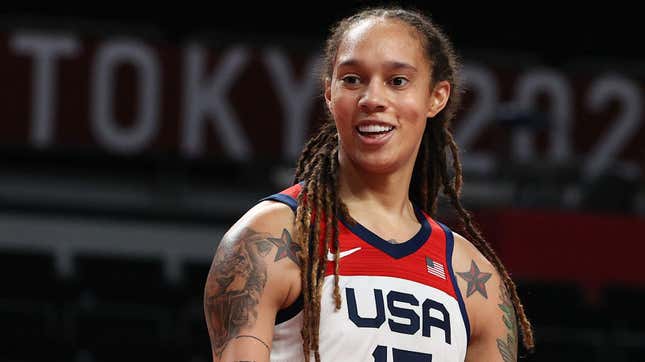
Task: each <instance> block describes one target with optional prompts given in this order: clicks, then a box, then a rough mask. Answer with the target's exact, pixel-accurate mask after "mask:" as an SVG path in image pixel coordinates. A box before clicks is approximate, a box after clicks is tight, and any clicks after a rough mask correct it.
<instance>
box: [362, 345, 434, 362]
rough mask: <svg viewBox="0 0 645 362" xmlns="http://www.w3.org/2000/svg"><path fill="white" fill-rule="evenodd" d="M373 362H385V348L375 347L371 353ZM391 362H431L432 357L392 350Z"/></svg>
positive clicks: (424, 354)
mask: <svg viewBox="0 0 645 362" xmlns="http://www.w3.org/2000/svg"><path fill="white" fill-rule="evenodd" d="M372 356H373V357H374V362H387V347H386V346H376V349H375V350H374V352H372ZM392 357H393V359H394V361H393V362H432V355H431V354H426V353H420V352H414V351H406V350H402V349H396V348H392Z"/></svg>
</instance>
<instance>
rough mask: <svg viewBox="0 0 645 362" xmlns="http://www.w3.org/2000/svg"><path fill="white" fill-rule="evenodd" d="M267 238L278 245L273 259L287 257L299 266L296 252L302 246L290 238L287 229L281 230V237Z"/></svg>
mask: <svg viewBox="0 0 645 362" xmlns="http://www.w3.org/2000/svg"><path fill="white" fill-rule="evenodd" d="M268 240H269V241H271V242H272V243H273V244H274V245H275V246H277V247H278V251H277V252H276V253H275V259H274V260H273V261H278V260H280V259H284V258H285V257H288V258H289V259H291V261H293V262H294V263H296V265H298V266H300V259H299V258H298V252H300V250H302V248H301V247H300V245H298V244H296V243H294V242H293V240H292V239H291V234H289V232H288V231H287V229H283V230H282V237H280V238H268Z"/></svg>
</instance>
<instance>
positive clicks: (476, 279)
mask: <svg viewBox="0 0 645 362" xmlns="http://www.w3.org/2000/svg"><path fill="white" fill-rule="evenodd" d="M457 274H458V275H459V276H460V277H462V278H463V279H464V280H465V281H466V282H468V288H467V289H468V290H467V291H466V297H470V296H471V295H473V293H475V292H479V294H481V295H482V296H483V297H484V298H486V299H488V293H486V282H487V281H488V279H490V277H491V275H492V274H491V273H484V272H481V271H479V267H477V264H475V261H474V260H472V261H471V264H470V270H469V271H465V272H461V273H459V272H458V273H457Z"/></svg>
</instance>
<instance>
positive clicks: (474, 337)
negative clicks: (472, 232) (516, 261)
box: [453, 233, 517, 362]
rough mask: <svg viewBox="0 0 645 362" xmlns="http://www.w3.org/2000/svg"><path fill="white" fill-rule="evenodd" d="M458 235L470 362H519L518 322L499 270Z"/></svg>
mask: <svg viewBox="0 0 645 362" xmlns="http://www.w3.org/2000/svg"><path fill="white" fill-rule="evenodd" d="M454 236H455V238H454V239H455V254H454V256H453V270H454V271H455V274H456V279H457V284H458V286H459V289H460V291H461V294H462V296H463V298H464V303H465V305H466V310H467V313H468V316H469V321H470V326H471V335H470V343H469V345H468V351H467V354H466V360H467V361H504V362H508V361H516V360H517V320H516V318H515V309H514V308H513V303H512V301H511V298H510V294H509V293H508V290H507V289H506V286H505V284H504V282H503V280H502V278H501V277H500V274H499V273H498V272H497V270H496V269H495V267H494V266H493V265H492V264H491V263H490V262H489V261H488V260H487V259H486V258H484V256H483V255H482V254H481V253H480V252H479V251H478V250H477V249H476V248H475V247H474V246H473V245H472V244H471V243H470V242H468V241H467V240H466V239H464V238H463V237H461V236H460V235H458V234H456V233H455V234H454Z"/></svg>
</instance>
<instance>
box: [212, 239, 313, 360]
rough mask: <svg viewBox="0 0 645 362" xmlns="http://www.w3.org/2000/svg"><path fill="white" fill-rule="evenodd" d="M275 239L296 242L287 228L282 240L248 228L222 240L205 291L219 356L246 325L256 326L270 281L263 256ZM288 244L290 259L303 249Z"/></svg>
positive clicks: (213, 339)
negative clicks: (258, 307) (263, 295)
mask: <svg viewBox="0 0 645 362" xmlns="http://www.w3.org/2000/svg"><path fill="white" fill-rule="evenodd" d="M275 240H285V242H284V245H292V244H293V245H295V244H294V243H293V242H292V241H291V236H290V235H289V232H288V231H287V230H286V229H285V230H284V231H283V232H282V239H275V238H271V237H269V235H268V234H266V233H258V232H256V231H254V230H252V229H248V228H247V229H245V230H243V231H242V232H241V233H239V234H238V235H235V237H234V239H232V240H231V239H229V240H226V239H225V240H222V243H221V245H220V247H219V248H218V251H217V252H216V254H215V258H214V259H213V264H212V266H211V270H210V271H209V275H208V281H207V283H206V288H205V292H204V312H205V314H206V319H207V326H208V331H209V334H210V337H211V344H212V348H213V351H214V352H215V354H216V355H218V356H221V354H222V352H223V351H224V348H225V347H226V345H227V344H228V342H230V341H231V340H232V339H233V338H235V337H236V336H237V335H238V334H239V332H240V330H241V329H242V328H243V327H248V326H252V325H253V324H254V323H255V321H256V320H257V314H258V311H257V305H258V303H259V301H260V297H261V295H262V292H263V291H264V286H265V285H266V282H267V267H266V263H265V261H264V259H263V258H264V257H266V256H267V255H269V253H270V252H271V250H272V249H273V245H278V244H277V243H276V241H275ZM286 240H288V242H287V241H286ZM284 245H283V248H286V251H285V253H287V256H289V257H290V258H291V256H290V255H291V254H293V255H295V252H296V251H299V250H300V249H299V247H298V248H295V247H293V246H289V247H287V246H284ZM278 247H279V248H280V245H278ZM289 253H291V254H289ZM279 254H280V249H278V254H276V259H275V260H276V261H277V260H279V259H281V258H282V257H281V258H278V255H279ZM294 259H295V260H297V259H298V258H297V257H294V258H292V260H294Z"/></svg>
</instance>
